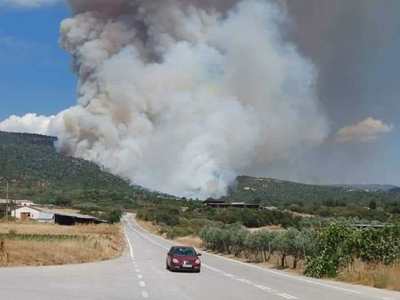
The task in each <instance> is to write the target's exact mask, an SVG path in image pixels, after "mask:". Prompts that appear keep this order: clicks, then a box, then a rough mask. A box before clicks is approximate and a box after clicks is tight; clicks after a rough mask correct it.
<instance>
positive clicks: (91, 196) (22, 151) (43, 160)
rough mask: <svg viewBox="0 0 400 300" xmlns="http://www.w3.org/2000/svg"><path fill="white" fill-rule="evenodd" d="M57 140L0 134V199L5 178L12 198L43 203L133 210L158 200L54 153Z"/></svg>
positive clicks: (91, 166) (81, 162)
mask: <svg viewBox="0 0 400 300" xmlns="http://www.w3.org/2000/svg"><path fill="white" fill-rule="evenodd" d="M55 140H56V138H54V137H48V136H41V135H33V134H19V133H5V132H0V178H1V179H0V199H1V198H5V180H4V179H5V178H7V179H8V180H9V181H10V183H11V189H10V192H11V193H10V194H11V197H13V198H19V199H31V200H36V201H40V202H43V203H54V204H69V203H71V202H72V203H73V204H75V205H76V204H79V203H89V204H90V203H93V204H96V205H101V206H111V205H114V204H115V203H121V204H124V206H127V207H129V206H132V205H133V202H132V199H135V198H136V199H138V198H141V199H146V198H147V197H156V196H157V195H158V193H152V192H149V191H147V190H145V189H142V188H140V187H137V186H131V185H130V184H129V183H128V182H127V181H125V180H123V179H121V178H119V177H117V176H114V175H111V174H109V173H107V172H104V171H102V170H101V169H100V168H99V167H98V166H97V165H96V164H94V163H90V162H88V161H85V160H82V159H76V158H72V157H65V156H63V155H61V154H58V153H57V152H56V151H55V149H54V146H53V145H54V142H55Z"/></svg>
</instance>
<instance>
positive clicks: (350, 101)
mask: <svg viewBox="0 0 400 300" xmlns="http://www.w3.org/2000/svg"><path fill="white" fill-rule="evenodd" d="M211 2H212V1H211ZM220 3H224V2H223V1H220ZM227 3H228V2H227ZM286 6H287V12H288V14H289V16H290V18H291V20H292V22H291V23H290V25H288V26H287V27H286V28H285V34H286V35H285V36H286V38H287V39H288V40H290V41H293V42H294V44H295V45H296V47H298V50H299V52H300V53H301V54H302V55H304V56H305V57H307V58H308V59H310V60H311V61H312V62H313V63H314V64H315V66H316V69H317V72H318V87H317V88H318V97H319V100H320V106H321V110H322V111H324V113H325V114H326V116H327V120H328V121H329V125H330V131H331V134H330V136H329V137H328V138H327V140H326V141H324V142H323V143H322V145H321V146H320V147H318V148H317V149H313V150H310V152H308V153H306V154H305V155H304V158H303V159H302V160H300V161H296V162H290V163H288V162H285V163H282V162H274V163H272V164H270V165H269V167H268V169H267V170H266V169H265V168H262V169H260V170H257V169H252V170H251V173H252V174H254V175H260V176H271V177H278V178H282V179H289V180H295V181H301V182H309V183H324V184H325V183H371V182H375V183H390V184H397V185H400V156H399V149H400V129H399V128H400V118H399V117H400V110H399V108H400V99H399V95H400V76H399V70H400V58H399V53H400V35H399V34H398V33H399V32H400V18H398V17H397V15H398V12H399V11H400V1H398V0H380V1H377V0H352V1H348V0H321V1H315V0H302V1H288V2H287V4H286ZM70 15H71V12H70V9H69V8H68V6H67V5H66V4H65V3H64V2H62V1H57V0H54V1H53V0H47V1H46V0H0V124H1V121H2V120H6V119H7V118H9V117H10V116H11V115H16V116H24V115H25V114H27V113H36V114H37V115H45V116H50V115H56V114H58V113H59V112H60V111H62V110H64V109H67V108H69V107H71V106H73V105H75V104H76V102H77V100H76V99H77V95H76V85H77V78H76V76H75V75H74V74H73V73H72V72H71V71H70V69H71V67H70V64H71V58H70V55H69V54H68V53H66V52H65V51H63V50H61V49H60V46H59V44H58V38H59V35H60V32H59V31H60V22H61V21H62V20H63V19H65V18H67V17H69V16H70ZM7 126H9V125H7ZM3 128H11V127H3ZM0 129H1V126H0Z"/></svg>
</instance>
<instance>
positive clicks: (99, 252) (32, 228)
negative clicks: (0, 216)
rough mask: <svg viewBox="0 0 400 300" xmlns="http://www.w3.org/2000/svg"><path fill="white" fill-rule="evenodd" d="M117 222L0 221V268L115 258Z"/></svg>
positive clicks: (120, 240)
mask: <svg viewBox="0 0 400 300" xmlns="http://www.w3.org/2000/svg"><path fill="white" fill-rule="evenodd" d="M123 245H124V242H123V236H122V231H121V227H120V225H77V226H59V225H53V224H37V223H24V224H20V223H0V267H14V266H48V265H63V264H78V263H86V262H94V261H101V260H107V259H111V258H115V257H118V256H119V255H120V254H121V252H122V249H123Z"/></svg>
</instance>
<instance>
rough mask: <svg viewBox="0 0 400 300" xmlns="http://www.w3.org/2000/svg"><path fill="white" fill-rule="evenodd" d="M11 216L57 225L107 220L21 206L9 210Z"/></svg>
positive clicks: (103, 221) (96, 222)
mask: <svg viewBox="0 0 400 300" xmlns="http://www.w3.org/2000/svg"><path fill="white" fill-rule="evenodd" d="M11 216H12V217H14V218H16V219H18V220H21V221H22V222H23V221H25V220H28V219H30V220H36V221H37V222H42V223H55V224H59V225H75V224H91V223H94V224H100V223H107V221H105V220H102V219H99V218H96V217H93V216H87V215H81V214H74V213H67V212H63V211H56V210H49V209H43V208H39V207H32V206H23V207H19V208H17V209H15V210H13V211H11Z"/></svg>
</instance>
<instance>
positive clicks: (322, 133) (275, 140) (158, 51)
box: [58, 0, 328, 198]
mask: <svg viewBox="0 0 400 300" xmlns="http://www.w3.org/2000/svg"><path fill="white" fill-rule="evenodd" d="M68 2H69V4H70V5H71V7H72V9H73V11H74V12H75V13H74V16H73V17H72V18H70V19H67V20H64V21H63V22H62V24H61V38H60V43H61V45H62V47H63V48H64V49H66V50H67V51H68V52H69V53H71V55H72V56H73V58H74V70H75V71H76V73H77V74H78V77H79V85H78V94H79V99H78V105H77V106H76V107H73V108H71V109H70V110H69V111H67V112H66V113H65V114H64V117H63V119H64V124H65V131H64V132H62V133H61V134H59V145H58V147H59V150H60V151H61V152H63V153H66V154H70V155H74V156H77V157H81V158H84V159H88V160H91V161H94V162H96V163H98V164H100V165H102V166H104V167H105V168H106V169H108V170H110V171H111V172H113V173H114V174H116V175H119V176H122V177H125V178H128V179H130V180H131V181H132V182H133V183H135V184H139V185H142V186H145V187H148V188H151V189H155V190H160V191H163V192H168V193H172V194H175V195H179V196H189V197H198V198H205V197H209V196H212V197H218V196H221V195H223V194H225V193H226V191H227V188H228V186H229V185H230V184H231V183H232V182H233V181H234V179H235V176H236V174H242V173H244V172H246V173H251V170H252V168H253V167H254V166H255V164H256V165H257V167H259V166H260V164H264V165H265V166H266V165H267V164H268V163H269V162H271V161H276V160H285V159H293V158H296V157H298V156H299V155H301V154H302V153H303V152H304V151H305V150H306V149H307V148H308V147H311V146H314V145H316V144H318V143H320V142H321V141H322V140H323V139H324V138H325V137H326V135H327V131H328V129H327V122H326V120H325V116H324V115H323V114H322V113H321V112H320V111H319V108H318V100H317V98H316V92H315V85H316V75H317V74H316V70H315V69H314V67H313V65H312V64H311V63H310V62H309V61H308V60H307V59H305V58H304V57H302V56H301V55H300V54H299V53H298V52H297V50H296V47H295V46H294V45H292V44H290V43H288V42H286V41H284V39H283V38H282V36H281V33H280V27H281V25H282V24H283V23H284V22H286V18H287V17H286V14H285V11H284V10H283V9H282V7H279V6H278V5H276V4H273V3H270V2H268V1H263V0H245V1H242V2H239V3H238V4H236V5H235V6H234V7H233V8H232V9H230V10H228V11H222V10H220V11H218V10H219V9H218V7H217V6H215V5H214V7H213V5H212V1H211V0H209V1H201V0H197V1H195V0H192V1H188V0H185V1H183V0H182V1H178V0H176V1H173V0H162V1H161V0H159V1H154V0H152V1H150V0H147V1H146V0H141V1H140V0H97V1H96V0H69V1H68Z"/></svg>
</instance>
